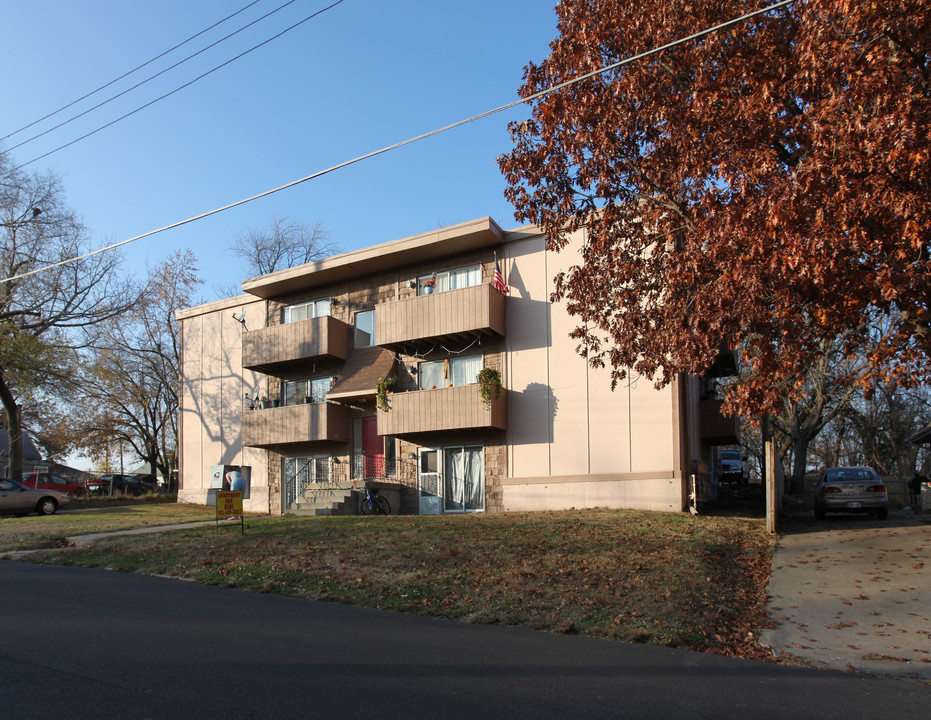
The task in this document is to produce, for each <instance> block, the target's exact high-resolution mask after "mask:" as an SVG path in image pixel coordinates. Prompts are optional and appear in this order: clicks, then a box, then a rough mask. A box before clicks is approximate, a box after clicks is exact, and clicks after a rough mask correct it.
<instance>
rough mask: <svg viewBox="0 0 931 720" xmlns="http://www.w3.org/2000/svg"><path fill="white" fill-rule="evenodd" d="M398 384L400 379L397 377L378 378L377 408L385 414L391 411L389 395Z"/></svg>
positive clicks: (376, 386)
mask: <svg viewBox="0 0 931 720" xmlns="http://www.w3.org/2000/svg"><path fill="white" fill-rule="evenodd" d="M397 382H398V379H397V378H395V377H382V378H378V380H377V381H376V383H375V407H377V408H378V409H379V410H384V411H385V412H388V411H389V410H390V409H391V404H390V403H389V402H388V395H389V394H390V393H391V388H393V387H394V386H395V385H396V384H397Z"/></svg>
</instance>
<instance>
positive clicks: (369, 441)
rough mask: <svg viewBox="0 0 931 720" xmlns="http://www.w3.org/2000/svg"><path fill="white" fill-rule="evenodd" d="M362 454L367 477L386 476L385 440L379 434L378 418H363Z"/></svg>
mask: <svg viewBox="0 0 931 720" xmlns="http://www.w3.org/2000/svg"><path fill="white" fill-rule="evenodd" d="M362 454H363V455H364V456H365V461H364V463H363V468H364V472H365V479H366V480H367V479H369V478H383V477H385V441H384V438H382V436H381V435H379V434H378V420H377V418H374V417H367V418H362Z"/></svg>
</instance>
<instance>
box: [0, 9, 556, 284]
mask: <svg viewBox="0 0 931 720" xmlns="http://www.w3.org/2000/svg"><path fill="white" fill-rule="evenodd" d="M285 1H286V0H261V1H260V2H258V3H257V4H256V5H254V6H253V7H251V8H249V9H248V10H246V11H245V12H243V13H242V14H240V15H238V16H237V17H235V18H233V19H232V20H230V21H227V22H225V23H223V24H222V25H221V26H220V27H218V28H215V29H214V30H212V31H210V32H209V33H208V34H206V35H204V36H201V37H200V38H198V39H197V40H195V41H193V42H192V43H190V44H188V45H185V46H184V47H183V48H181V49H179V50H177V51H175V52H173V53H172V54H171V55H170V56H168V57H166V58H163V59H162V60H160V61H158V62H157V63H155V64H153V65H150V66H148V67H146V68H144V69H143V70H142V71H140V72H138V73H135V74H134V75H132V76H131V77H130V78H127V79H125V80H123V81H121V82H120V83H118V84H116V85H114V86H111V87H110V88H107V90H105V91H103V93H100V94H98V95H95V96H94V97H93V98H90V99H88V100H85V101H83V102H82V103H80V104H78V105H76V106H74V107H73V108H70V109H69V110H66V111H65V112H64V113H62V114H59V115H57V116H55V118H53V119H50V120H47V121H45V122H43V123H40V124H39V125H36V126H34V127H32V128H29V130H26V131H25V132H23V133H20V134H17V135H15V136H14V137H11V138H8V139H6V140H4V141H3V142H2V147H3V148H4V149H7V150H9V151H10V154H11V155H12V157H13V160H14V161H15V163H16V164H20V163H24V162H27V161H29V160H32V159H33V158H35V157H38V156H40V155H42V154H44V153H46V152H48V151H49V150H52V149H54V148H56V147H58V146H60V145H63V144H65V143H67V142H70V141H71V140H73V139H74V138H76V137H78V136H80V135H83V134H85V133H88V132H90V131H92V130H94V129H95V128H97V127H100V126H101V125H104V124H106V123H108V122H110V121H112V120H114V119H115V118H117V117H119V116H121V115H124V114H126V113H128V112H130V111H132V110H133V109H135V108H137V107H139V106H141V105H143V104H145V103H147V102H149V101H151V100H153V99H154V98H156V97H158V96H160V95H163V94H165V93H167V92H169V91H171V90H173V89H174V88H176V87H178V86H180V85H182V84H184V83H187V82H189V81H190V80H192V79H193V78H195V77H197V76H198V75H200V74H202V73H205V72H207V71H208V70H210V69H211V68H213V67H215V66H216V65H219V64H221V63H223V62H225V61H227V60H229V59H230V58H232V57H234V56H235V55H238V54H239V53H241V52H243V51H245V50H247V49H248V48H250V47H252V46H253V45H256V44H258V43H260V42H262V41H264V40H266V39H267V38H269V37H271V36H272V35H275V34H277V33H278V32H280V31H281V30H283V29H284V28H286V27H288V26H290V25H292V24H294V23H296V22H298V21H299V20H301V19H303V18H305V17H306V16H308V15H310V14H312V13H313V12H315V11H317V10H320V9H322V8H324V7H326V6H327V5H329V4H330V3H331V2H332V0H295V2H293V3H292V4H291V5H290V6H288V7H287V8H285V9H284V10H282V11H280V12H278V13H276V14H275V15H272V16H271V17H270V18H268V19H266V20H264V21H262V22H261V23H258V24H257V25H256V26H254V27H252V28H250V29H249V30H247V31H245V32H243V33H240V34H239V35H237V36H236V37H235V38H232V39H230V40H228V41H226V42H223V43H221V44H220V45H218V46H217V47H216V48H213V49H212V50H210V51H208V52H207V53H204V54H203V55H201V56H199V57H197V58H195V59H194V60H191V61H189V62H187V63H185V64H183V65H181V66H180V67H178V68H175V69H174V70H172V71H170V72H168V73H166V74H165V75H163V76H161V77H159V78H157V79H156V80H153V81H152V82H150V83H148V84H146V85H143V86H142V87H140V88H137V89H136V90H134V91H132V92H131V93H128V94H127V95H125V96H123V97H122V98H119V99H118V100H115V101H114V102H112V103H110V104H108V105H106V106H104V107H102V108H99V109H98V110H95V111H94V112H92V113H90V114H88V115H87V116H85V117H83V118H80V119H78V120H76V121H74V122H72V123H70V124H68V125H66V126H64V127H62V128H59V129H58V130H55V131H53V132H50V133H49V134H47V135H45V136H44V137H41V138H39V139H37V140H34V141H32V142H29V143H27V144H25V145H23V146H22V147H19V148H15V149H11V148H12V146H13V145H15V144H17V143H19V142H21V141H23V140H26V139H28V138H29V137H31V136H32V135H34V134H36V133H37V132H42V131H44V130H46V129H48V128H50V127H51V126H52V125H55V124H57V123H58V122H61V121H62V120H66V119H68V118H69V117H71V116H72V115H74V114H76V113H78V112H81V111H83V110H85V109H87V108H89V107H91V106H92V105H93V104H96V103H97V102H101V101H102V100H105V99H107V98H108V97H110V96H111V95H113V94H115V93H117V92H120V91H122V90H124V89H126V88H128V87H129V86H131V85H132V84H134V83H136V82H139V81H140V80H142V79H144V78H146V77H148V76H149V75H151V74H153V73H155V72H158V71H159V70H162V69H164V68H166V67H168V66H169V65H171V64H173V63H174V62H177V61H178V60H180V59H182V58H183V57H185V56H187V55H189V54H191V53H192V52H195V51H196V50H199V49H200V48H202V47H204V46H206V45H208V44H210V43H211V42H213V41H215V40H217V39H219V38H220V37H222V36H223V35H226V34H228V33H230V32H232V31H233V30H235V29H237V28H239V27H241V26H242V25H245V24H246V23H247V22H250V21H251V20H254V19H256V18H258V17H259V16H261V15H263V14H265V13H266V12H268V11H270V10H272V9H274V8H276V7H278V6H279V5H282V4H283V3H284V2H285ZM247 3H248V0H225V1H224V0H197V1H196V2H191V1H190V0H159V1H156V0H134V1H133V2H126V1H125V0H81V1H80V2H77V1H76V0H30V1H29V2H21V0H0V22H2V25H3V26H4V28H5V32H4V39H3V42H2V43H0V68H2V71H0V72H2V75H3V97H4V103H3V110H2V112H0V136H3V135H6V134H7V133H10V132H12V131H15V130H17V129H18V128H20V127H22V126H23V125H26V124H27V123H30V122H32V121H34V120H36V119H38V118H40V117H42V116H44V115H46V114H47V113H49V112H51V111H53V110H56V109H57V108H59V107H60V106H62V105H64V104H66V103H68V102H71V101H72V100H74V99H76V98H78V97H80V96H82V95H84V94H85V93H87V92H89V91H91V90H93V89H94V88H96V87H98V86H99V85H102V84H104V83H105V82H109V81H110V80H112V79H113V78H115V77H117V76H119V75H121V74H122V73H123V72H126V71H127V70H130V69H132V68H133V67H135V66H137V65H139V64H141V63H143V62H145V61H147V60H149V59H150V58H152V57H154V56H156V55H158V54H159V53H161V52H163V51H164V50H166V49H168V48H169V47H171V46H173V45H175V44H177V43H179V42H181V41H183V40H185V39H186V38H188V37H189V36H191V35H193V34H195V33H196V32H199V31H200V30H202V29H204V28H206V27H208V26H209V25H211V24H213V23H214V22H216V21H218V20H220V19H221V18H223V17H225V16H226V15H229V14H231V13H232V12H235V11H236V10H238V9H240V8H241V7H243V6H245V5H247ZM554 5H555V1H550V2H547V1H546V0H470V2H467V3H459V2H457V3H453V2H442V1H440V2H428V1H426V0H410V1H407V2H386V1H384V0H382V1H381V2H379V1H376V0H344V1H343V2H342V3H341V4H339V5H337V6H336V7H334V8H332V9H331V10H328V11H327V12H325V13H323V14H321V15H320V16H318V17H316V18H314V19H312V20H309V21H307V22H306V23H304V24H303V25H301V26H300V27H298V28H296V29H294V30H292V31H290V32H288V33H287V34H285V35H284V36H283V37H281V38H279V39H277V40H274V41H273V42H271V43H269V44H268V45H265V46H264V47H262V48H259V49H258V50H255V51H254V52H252V53H250V54H248V55H246V56H245V57H242V58H240V59H239V60H237V61H235V62H234V63H232V64H230V65H227V66H226V67H224V68H222V69H220V70H218V71H216V72H214V73H212V74H211V75H209V76H207V77H206V78H204V79H202V80H200V81H199V82H197V83H195V84H193V85H191V86H190V87H187V88H185V89H183V90H181V91H179V92H177V93H175V94H174V95H172V96H171V97H169V98H166V99H165V100H162V101H160V102H158V103H156V104H154V105H152V106H151V107H149V108H147V109H145V110H142V111H141V112H139V113H136V114H135V115H133V116H132V117H130V118H127V119H126V120H123V121H121V122H119V123H117V124H116V125H114V126H112V127H110V128H107V129H105V130H102V131H101V132H99V133H97V134H95V135H93V136H92V137H89V138H87V139H85V140H82V141H81V142H79V143H77V144H75V145H72V146H71V147H68V148H66V149H64V150H60V151H58V152H56V153H54V154H52V155H50V156H49V157H46V158H44V159H42V160H39V161H38V162H37V163H35V164H33V165H30V166H29V168H28V169H29V170H40V171H45V170H51V171H52V172H54V173H56V174H57V175H59V176H60V177H61V178H62V181H63V184H64V187H65V190H66V193H67V196H68V202H69V204H70V205H71V206H72V207H73V208H74V209H75V210H76V211H77V212H78V214H79V215H81V216H82V217H83V219H84V221H85V223H86V225H87V226H88V228H89V230H90V233H91V237H92V238H93V242H94V244H95V246H99V245H102V244H109V243H112V242H118V241H120V240H124V239H127V238H129V237H133V236H135V235H138V234H141V233H143V232H147V231H149V230H153V229H156V228H158V227H162V226H164V225H168V224H170V223H173V222H176V221H179V220H183V219H185V218H188V217H190V216H193V215H197V214H199V213H202V212H205V211H208V210H212V209H214V208H216V207H219V206H222V205H225V204H228V203H230V202H234V201H237V200H241V199H243V198H246V197H250V196H252V195H255V194H257V193H259V192H262V191H264V190H268V189H270V188H273V187H277V186H279V185H283V184H285V183H287V182H290V181H293V180H296V179H298V178H301V177H304V176H307V175H310V174H312V173H314V172H317V171H320V170H324V169H326V168H328V167H330V166H333V165H336V164H338V163H341V162H344V161H346V160H350V159H352V158H354V157H357V156H359V155H363V154H365V153H367V152H371V151H373V150H377V149H379V148H382V147H385V146H388V145H391V144H393V143H396V142H400V141H402V140H406V139H408V138H410V137H413V136H416V135H419V134H421V133H424V132H428V131H431V130H434V129H436V128H438V127H442V126H445V125H448V124H450V123H453V122H457V121H459V120H462V119H465V118H467V117H470V116H472V115H476V114H478V113H480V112H484V111H487V110H490V109H493V108H495V107H498V106H501V105H504V104H506V103H508V102H511V101H513V100H514V99H516V97H517V95H516V91H517V88H518V87H519V85H520V83H521V79H522V76H523V68H524V66H525V65H526V64H527V62H529V61H537V62H538V61H540V60H542V59H543V58H544V57H545V56H546V54H547V52H548V45H549V42H550V41H551V40H552V39H553V37H555V34H556V15H555V13H554V11H553V6H554ZM527 114H528V110H527V108H526V107H525V106H521V107H518V108H515V109H513V110H510V111H506V112H504V113H501V114H498V115H495V116H492V117H490V118H486V119H483V120H480V121H477V122H475V123H472V124H470V125H467V126H464V127H461V128H457V129H455V130H451V131H449V132H447V133H444V134H442V135H439V136H435V137H432V138H429V139H426V140H423V141H421V142H418V143H416V144H413V145H409V146H406V147H404V148H401V149H398V150H395V151H392V152H390V153H387V154H385V155H382V156H379V157H376V158H373V159H370V160H366V161H364V162H361V163H359V164H356V165H353V166H351V167H348V168H344V169H342V170H338V171H336V172H334V173H331V174H329V175H326V176H324V177H322V178H318V179H315V180H311V181H309V182H307V183H304V184H302V185H300V186H298V187H296V188H292V189H289V190H286V191H283V192H281V193H278V194H277V195H274V196H271V197H269V198H264V199H262V200H258V201H255V202H253V203H250V204H248V205H246V206H242V207H239V208H236V209H233V210H230V211H227V212H225V213H222V214H220V215H218V216H214V217H211V218H208V219H205V220H202V221H199V222H196V223H193V224H191V225H188V226H185V227H183V228H179V229H175V230H170V231H167V232H165V233H162V234H160V235H156V236H154V237H150V238H146V239H143V240H139V241H137V242H135V243H133V244H131V245H129V246H126V247H125V248H124V249H123V251H122V252H123V254H124V256H125V258H126V265H127V268H128V270H130V271H133V272H138V273H144V272H145V269H146V267H147V266H150V265H153V264H155V263H157V262H160V261H162V260H164V259H166V258H167V257H168V256H169V254H170V253H171V252H172V251H174V250H175V249H177V248H187V247H190V248H191V249H193V251H194V252H195V254H196V255H197V258H198V260H199V267H200V270H201V276H202V277H203V279H204V281H205V285H204V287H203V299H205V300H212V299H215V298H216V297H217V294H216V291H215V289H216V288H218V287H220V286H223V285H229V284H230V283H231V282H236V283H238V281H240V280H241V279H242V278H243V277H244V271H243V270H242V268H241V265H240V263H239V261H238V259H237V258H236V257H235V256H233V255H232V253H230V252H229V250H228V248H229V246H230V244H231V243H232V242H233V240H234V239H235V238H236V237H237V236H238V235H240V234H242V233H243V232H244V231H245V230H246V228H248V227H253V228H261V227H264V226H267V225H268V224H269V222H270V221H271V219H272V218H273V217H276V216H281V217H287V218H291V219H293V220H298V221H305V222H307V223H309V224H313V223H314V222H317V221H319V222H321V223H322V224H323V225H324V226H325V227H326V228H327V230H328V231H329V233H330V236H331V239H332V241H333V242H334V243H336V244H337V245H338V246H339V247H340V249H342V250H352V249H355V248H360V247H365V246H368V245H372V244H375V243H380V242H385V241H388V240H393V239H396V238H400V237H405V236H408V235H414V234H417V233H421V232H427V231H429V230H432V229H434V228H437V227H442V226H445V225H450V224H454V223H458V222H463V221H466V220H470V219H473V218H476V217H481V216H484V215H491V216H492V217H493V218H494V219H495V220H496V221H497V222H498V223H499V224H501V225H502V226H503V227H505V228H508V227H513V226H516V225H517V224H518V223H517V222H516V221H515V220H514V217H513V209H512V208H511V207H510V205H509V204H508V203H507V202H506V201H505V199H504V197H503V190H504V181H503V179H502V177H501V175H500V173H499V171H498V168H497V165H496V164H495V157H496V156H497V155H499V154H501V153H502V152H505V151H507V150H508V149H509V147H510V140H509V137H508V133H507V122H508V121H509V120H513V119H519V118H523V117H526V116H527Z"/></svg>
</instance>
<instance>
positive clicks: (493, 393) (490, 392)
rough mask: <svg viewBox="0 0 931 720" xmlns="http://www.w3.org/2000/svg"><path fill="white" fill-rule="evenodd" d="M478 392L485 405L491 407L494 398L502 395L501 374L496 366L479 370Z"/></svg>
mask: <svg viewBox="0 0 931 720" xmlns="http://www.w3.org/2000/svg"><path fill="white" fill-rule="evenodd" d="M478 392H479V395H481V396H482V402H483V403H485V407H486V408H487V407H490V406H491V402H492V400H497V399H498V398H499V397H500V396H501V375H500V373H499V372H498V371H497V370H495V369H494V368H489V367H486V368H482V369H481V370H479V371H478Z"/></svg>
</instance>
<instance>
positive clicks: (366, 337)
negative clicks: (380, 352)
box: [355, 310, 375, 348]
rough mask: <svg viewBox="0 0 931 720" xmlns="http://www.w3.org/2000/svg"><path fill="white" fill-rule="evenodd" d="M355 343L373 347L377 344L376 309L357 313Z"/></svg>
mask: <svg viewBox="0 0 931 720" xmlns="http://www.w3.org/2000/svg"><path fill="white" fill-rule="evenodd" d="M355 324H356V332H355V345H356V347H357V348H360V347H371V346H372V345H374V344H375V311H374V310H365V311H364V312H357V313H356V323H355Z"/></svg>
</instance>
